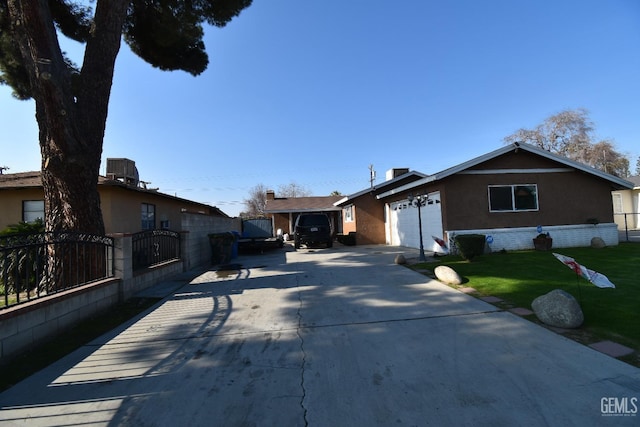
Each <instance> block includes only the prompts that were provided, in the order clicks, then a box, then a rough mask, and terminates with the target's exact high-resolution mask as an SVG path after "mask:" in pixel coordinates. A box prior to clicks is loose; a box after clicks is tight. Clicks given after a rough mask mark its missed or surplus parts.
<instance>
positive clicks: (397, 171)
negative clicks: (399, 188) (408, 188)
mask: <svg viewBox="0 0 640 427" xmlns="http://www.w3.org/2000/svg"><path fill="white" fill-rule="evenodd" d="M405 173H409V168H393V169H389V170H388V171H387V173H386V176H385V178H386V180H387V181H389V180H392V179H393V178H397V177H399V176H400V175H404V174H405Z"/></svg>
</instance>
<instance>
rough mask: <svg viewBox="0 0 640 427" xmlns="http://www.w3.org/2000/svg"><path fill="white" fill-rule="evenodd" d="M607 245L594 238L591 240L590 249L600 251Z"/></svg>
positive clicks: (600, 239)
mask: <svg viewBox="0 0 640 427" xmlns="http://www.w3.org/2000/svg"><path fill="white" fill-rule="evenodd" d="M606 246H607V244H606V243H605V242H604V240H602V237H594V238H592V239H591V247H592V248H596V249H602V248H604V247H606Z"/></svg>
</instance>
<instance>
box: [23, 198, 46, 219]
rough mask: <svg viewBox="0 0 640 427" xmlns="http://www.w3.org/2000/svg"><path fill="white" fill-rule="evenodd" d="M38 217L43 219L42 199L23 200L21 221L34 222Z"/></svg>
mask: <svg viewBox="0 0 640 427" xmlns="http://www.w3.org/2000/svg"><path fill="white" fill-rule="evenodd" d="M38 218H40V219H41V220H44V200H23V201H22V221H24V222H34V221H35V220H36V219H38Z"/></svg>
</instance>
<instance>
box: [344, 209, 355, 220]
mask: <svg viewBox="0 0 640 427" xmlns="http://www.w3.org/2000/svg"><path fill="white" fill-rule="evenodd" d="M344 221H345V222H353V205H349V206H347V207H345V208H344Z"/></svg>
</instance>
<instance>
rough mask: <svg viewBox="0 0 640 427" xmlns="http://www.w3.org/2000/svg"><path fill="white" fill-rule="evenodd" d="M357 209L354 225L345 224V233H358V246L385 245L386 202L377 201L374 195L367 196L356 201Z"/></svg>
mask: <svg viewBox="0 0 640 427" xmlns="http://www.w3.org/2000/svg"><path fill="white" fill-rule="evenodd" d="M354 205H357V208H354V210H353V217H354V222H355V225H354V223H344V227H345V229H344V231H343V232H344V233H345V234H346V233H348V231H346V230H347V225H348V228H349V231H355V232H356V242H357V244H358V245H375V244H384V242H385V240H386V239H385V223H384V221H385V218H384V216H385V215H384V202H382V201H380V200H377V199H376V198H375V196H373V195H372V194H369V193H368V194H365V195H363V196H360V197H359V198H357V199H356V200H355V201H354Z"/></svg>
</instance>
